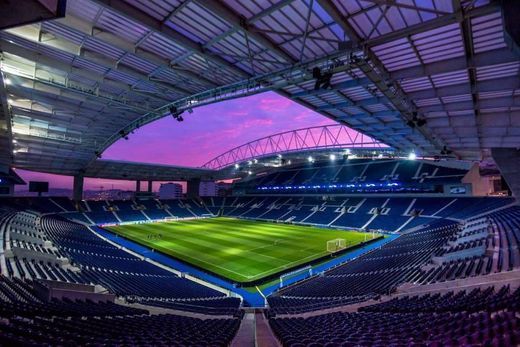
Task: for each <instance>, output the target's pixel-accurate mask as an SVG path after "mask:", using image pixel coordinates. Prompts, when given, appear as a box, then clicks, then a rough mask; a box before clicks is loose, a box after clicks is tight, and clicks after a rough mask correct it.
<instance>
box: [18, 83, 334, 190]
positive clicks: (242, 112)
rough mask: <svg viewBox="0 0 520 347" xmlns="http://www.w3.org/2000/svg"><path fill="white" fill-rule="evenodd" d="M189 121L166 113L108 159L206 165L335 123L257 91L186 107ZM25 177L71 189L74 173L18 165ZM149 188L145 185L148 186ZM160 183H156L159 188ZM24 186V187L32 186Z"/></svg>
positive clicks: (94, 182) (88, 183)
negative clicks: (271, 138) (236, 150)
mask: <svg viewBox="0 0 520 347" xmlns="http://www.w3.org/2000/svg"><path fill="white" fill-rule="evenodd" d="M183 117H184V122H177V121H175V120H174V119H172V118H171V117H165V118H162V119H160V120H158V121H155V122H153V123H151V124H148V125H147V126H144V127H141V128H140V129H139V130H137V131H136V132H135V134H132V135H130V139H129V140H128V141H126V140H120V141H118V142H116V143H115V144H113V145H112V146H111V147H110V148H109V149H107V150H106V151H105V153H103V159H115V160H127V161H138V162H147V163H158V164H172V165H183V166H201V165H203V164H204V163H205V162H207V161H208V160H210V159H212V158H213V157H215V156H217V155H219V154H221V153H223V152H225V151H227V150H229V149H232V148H233V147H236V146H239V145H242V144H244V143H246V142H248V141H251V140H254V139H257V138H260V137H263V136H268V135H272V134H275V133H279V132H283V131H287V130H294V129H298V128H305V127H309V126H319V125H326V124H332V123H333V121H332V120H330V119H328V118H326V117H324V116H322V115H320V114H318V113H316V112H314V111H312V110H309V109H307V108H305V107H303V106H301V105H299V104H297V103H295V102H293V101H292V100H290V99H287V98H285V97H283V96H280V95H278V94H276V93H274V92H267V93H263V94H258V95H253V96H250V97H246V98H241V99H235V100H230V101H225V102H222V103H217V104H213V105H208V106H203V107H199V108H195V109H194V110H193V114H188V113H187V112H185V113H184V114H183ZM17 172H18V174H19V175H20V176H21V177H22V178H23V179H24V180H25V181H27V182H28V181H31V180H42V181H49V183H50V187H51V188H71V187H72V178H71V177H66V176H58V175H49V174H41V173H36V172H29V171H23V170H18V171H17ZM100 186H103V187H104V189H108V188H111V187H112V186H113V187H114V188H119V189H134V188H135V183H134V182H127V181H114V180H104V179H86V180H85V189H99V187H100ZM143 188H144V185H143ZM156 188H157V185H154V189H156ZM26 189H27V186H20V187H18V190H26Z"/></svg>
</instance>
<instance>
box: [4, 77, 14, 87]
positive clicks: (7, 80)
mask: <svg viewBox="0 0 520 347" xmlns="http://www.w3.org/2000/svg"><path fill="white" fill-rule="evenodd" d="M4 82H5V85H6V86H8V85H11V83H13V82H12V81H11V80H10V79H9V78H6V79H5V80H4Z"/></svg>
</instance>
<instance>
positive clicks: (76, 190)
mask: <svg viewBox="0 0 520 347" xmlns="http://www.w3.org/2000/svg"><path fill="white" fill-rule="evenodd" d="M84 180H85V179H84V177H83V175H82V174H77V175H75V176H74V183H73V184H74V185H73V189H72V199H73V200H74V202H76V203H79V202H80V201H81V200H83V183H84Z"/></svg>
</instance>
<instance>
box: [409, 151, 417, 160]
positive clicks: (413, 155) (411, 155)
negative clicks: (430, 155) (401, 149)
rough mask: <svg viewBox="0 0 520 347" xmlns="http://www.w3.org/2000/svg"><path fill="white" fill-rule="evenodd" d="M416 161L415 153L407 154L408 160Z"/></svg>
mask: <svg viewBox="0 0 520 347" xmlns="http://www.w3.org/2000/svg"><path fill="white" fill-rule="evenodd" d="M415 159H417V154H415V152H410V154H408V160H415Z"/></svg>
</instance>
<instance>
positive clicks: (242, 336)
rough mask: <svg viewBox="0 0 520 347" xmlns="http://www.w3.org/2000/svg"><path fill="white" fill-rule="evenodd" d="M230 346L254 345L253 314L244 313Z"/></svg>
mask: <svg viewBox="0 0 520 347" xmlns="http://www.w3.org/2000/svg"><path fill="white" fill-rule="evenodd" d="M231 347H255V314H254V313H246V314H245V315H244V318H243V319H242V322H241V323H240V328H238V332H237V334H236V336H235V338H234V339H233V341H231Z"/></svg>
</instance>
